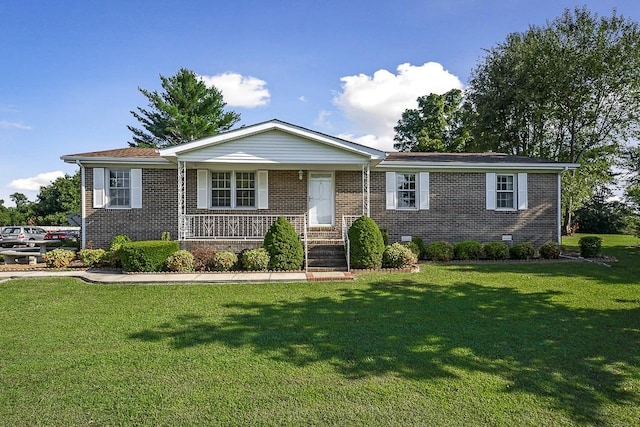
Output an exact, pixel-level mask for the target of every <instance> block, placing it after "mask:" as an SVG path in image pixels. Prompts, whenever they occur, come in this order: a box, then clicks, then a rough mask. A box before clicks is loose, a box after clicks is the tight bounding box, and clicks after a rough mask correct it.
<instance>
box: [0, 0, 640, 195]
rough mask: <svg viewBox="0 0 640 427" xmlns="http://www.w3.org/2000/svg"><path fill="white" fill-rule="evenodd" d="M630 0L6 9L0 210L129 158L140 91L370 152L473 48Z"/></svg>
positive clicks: (80, 4) (634, 12) (632, 13)
mask: <svg viewBox="0 0 640 427" xmlns="http://www.w3.org/2000/svg"><path fill="white" fill-rule="evenodd" d="M581 5H586V6H587V7H589V8H590V9H591V10H592V11H593V12H596V13H598V14H600V15H610V14H611V12H612V10H613V9H614V8H615V9H616V10H617V12H618V14H622V15H624V16H626V17H629V18H631V19H634V20H636V21H640V2H639V1H637V0H583V1H564V0H535V1H534V0H527V1H525V0H484V1H481V0H423V1H418V0H397V1H394V2H390V1H387V2H382V1H359V0H358V1H356V0H354V1H348V0H347V1H345V0H341V1H334V0H323V1H320V0H317V1H316V0H306V1H302V0H299V1H276V0H273V1H244V0H235V1H229V2H215V1H188V0H181V1H165V0H155V1H147V0H137V1H130V0H127V1H121V0H109V1H103V2H91V1H86V0H78V1H75V0H67V1H48V0H42V1H29V0H21V1H13V2H6V3H5V4H3V6H2V13H0V55H1V65H0V148H1V152H0V199H4V201H5V206H12V205H13V203H12V202H11V200H10V198H9V195H10V194H12V193H15V192H21V193H24V194H25V195H26V196H27V197H28V198H29V200H31V201H35V200H36V195H37V193H38V189H39V187H40V186H41V185H48V184H49V183H50V181H51V180H52V179H55V178H56V177H58V176H61V175H63V174H64V173H68V174H72V173H74V172H75V170H76V167H75V166H73V165H67V164H65V163H63V162H62V161H61V160H60V156H61V155H64V154H72V153H79V152H87V151H97V150H105V149H110V148H118V147H126V146H127V142H128V141H129V140H130V136H131V133H130V132H129V131H128V130H127V128H126V126H127V125H134V126H137V122H136V121H135V119H134V118H133V116H132V115H131V113H130V111H131V110H134V109H135V108H136V107H139V106H142V107H145V106H146V98H145V97H144V96H143V95H142V94H140V93H139V92H138V90H137V88H138V87H142V88H145V89H149V90H156V89H160V79H159V75H160V74H162V75H164V76H171V75H173V74H175V73H176V72H177V71H178V70H179V69H180V68H182V67H183V68H187V69H190V70H193V71H194V72H195V73H197V74H198V75H200V76H202V78H203V79H204V81H205V82H208V83H212V84H215V85H216V87H218V88H219V89H221V91H222V92H223V95H224V97H225V100H226V101H227V104H228V108H230V109H233V110H235V111H237V112H239V113H240V114H241V122H240V124H253V123H257V122H260V121H264V120H269V119H272V118H278V119H281V120H284V121H288V122H290V123H293V124H296V125H300V126H304V127H308V128H311V129H314V130H318V131H321V132H325V133H329V134H332V135H337V136H342V137H346V138H350V139H352V140H354V141H358V142H360V143H363V144H367V145H371V146H375V147H376V148H381V149H387V150H389V149H391V145H392V139H393V126H394V125H395V124H396V122H397V120H398V119H399V118H400V114H401V112H402V111H404V110H405V109H406V108H413V107H414V106H415V105H416V104H415V99H416V98H417V97H418V96H421V95H426V94H428V93H431V92H439V93H443V92H445V91H447V90H449V89H451V88H453V87H459V88H464V87H465V85H466V84H467V81H468V79H469V75H470V73H471V71H472V70H473V68H474V67H475V66H476V65H477V63H478V61H479V60H480V59H481V58H482V56H483V53H484V49H489V48H491V47H493V46H495V45H496V44H497V43H499V42H502V41H503V40H504V39H505V38H506V36H507V35H508V34H509V33H512V32H520V31H525V30H526V29H527V28H528V26H529V25H532V24H533V25H543V24H544V23H545V22H547V21H549V20H552V19H554V18H555V17H557V16H559V15H560V14H561V13H562V11H563V9H564V8H566V7H568V8H573V7H575V6H581Z"/></svg>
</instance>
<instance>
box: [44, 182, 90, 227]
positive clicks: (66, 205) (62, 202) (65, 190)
mask: <svg viewBox="0 0 640 427" xmlns="http://www.w3.org/2000/svg"><path fill="white" fill-rule="evenodd" d="M80 209H81V208H80V172H79V171H78V172H76V173H75V174H73V175H71V176H70V175H65V176H63V177H60V178H58V179H56V180H55V181H53V182H52V183H51V184H50V185H47V186H43V187H40V193H39V194H38V200H37V201H36V203H35V205H34V211H35V214H36V215H37V216H38V222H39V223H41V224H45V225H67V224H68V221H67V215H71V214H79V213H80Z"/></svg>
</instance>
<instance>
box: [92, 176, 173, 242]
mask: <svg viewBox="0 0 640 427" xmlns="http://www.w3.org/2000/svg"><path fill="white" fill-rule="evenodd" d="M177 182H178V175H177V171H176V170H171V169H143V170H142V208H141V209H108V208H100V209H96V208H94V207H93V169H92V168H86V169H85V183H86V188H85V196H86V197H85V201H86V202H85V213H86V226H85V228H86V230H85V232H86V236H87V246H90V247H94V248H107V247H108V246H109V244H110V243H111V240H112V239H113V237H114V236H116V235H118V234H126V235H127V236H129V237H130V238H131V239H132V240H157V239H160V238H161V236H162V233H163V232H165V231H168V232H169V233H170V234H171V238H172V239H176V238H177V237H178V193H177V187H176V183H177Z"/></svg>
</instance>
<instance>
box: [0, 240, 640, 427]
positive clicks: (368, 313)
mask: <svg viewBox="0 0 640 427" xmlns="http://www.w3.org/2000/svg"><path fill="white" fill-rule="evenodd" d="M611 241H612V240H610V239H609V237H606V239H605V246H606V250H607V251H610V252H611V253H615V256H616V257H617V258H618V259H619V260H620V261H618V262H617V263H612V266H611V267H610V268H608V267H605V266H602V265H598V264H593V263H585V262H555V263H554V262H547V263H536V262H524V263H503V264H501V263H478V264H462V263H460V264H455V263H453V264H448V265H433V264H425V265H423V266H422V272H421V273H403V274H378V273H371V274H365V275H361V276H359V277H358V279H357V280H356V281H353V282H333V283H294V284H262V285H244V284H242V285H241V284H234V285H181V286H173V285H155V286H152V285H150V286H144V285H132V286H105V285H93V284H86V283H83V282H81V281H78V280H74V279H31V280H26V279H25V280H12V281H8V282H5V283H0V425H55V426H61V425H65V426H67V425H96V426H102V425H154V426H155V425H241V426H246V425H340V426H343V425H403V426H404V425H429V426H438V425H441V426H452V425H464V426H470V425H487V426H496V425H505V426H512V425H519V426H523V425H525V426H526V425H530V426H541V425H545V426H548V425H562V426H564V425H612V426H613V425H638V422H639V420H640V267H639V264H640V263H639V262H638V258H639V255H640V248H639V247H637V246H633V245H635V244H636V243H637V239H636V240H635V241H633V240H630V241H625V242H622V243H619V244H618V243H615V244H611V243H610V242H611ZM566 243H567V244H569V245H574V244H575V245H577V240H576V243H572V241H567V242H566Z"/></svg>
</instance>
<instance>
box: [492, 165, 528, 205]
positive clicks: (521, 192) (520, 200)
mask: <svg viewBox="0 0 640 427" xmlns="http://www.w3.org/2000/svg"><path fill="white" fill-rule="evenodd" d="M504 176H507V177H511V179H512V182H513V188H512V189H511V190H503V189H499V188H498V179H500V177H504ZM527 187H528V176H527V174H526V173H502V172H501V173H494V172H490V173H487V174H486V208H487V210H494V211H518V210H525V209H528V207H529V206H528V204H529V201H528V189H527ZM507 192H508V193H512V194H513V206H511V207H498V194H499V193H507Z"/></svg>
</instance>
